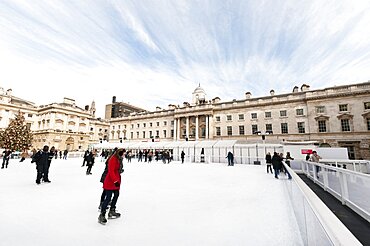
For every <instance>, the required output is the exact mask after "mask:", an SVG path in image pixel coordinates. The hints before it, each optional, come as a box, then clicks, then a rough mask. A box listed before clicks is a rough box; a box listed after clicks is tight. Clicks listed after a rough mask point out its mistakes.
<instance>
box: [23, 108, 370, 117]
mask: <svg viewBox="0 0 370 246" xmlns="http://www.w3.org/2000/svg"><path fill="white" fill-rule="evenodd" d="M365 109H366V108H365ZM28 117H30V118H32V114H28Z"/></svg>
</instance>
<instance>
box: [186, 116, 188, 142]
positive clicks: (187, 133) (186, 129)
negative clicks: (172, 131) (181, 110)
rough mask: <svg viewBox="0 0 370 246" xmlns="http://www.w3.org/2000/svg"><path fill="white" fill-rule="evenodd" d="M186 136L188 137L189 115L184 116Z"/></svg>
mask: <svg viewBox="0 0 370 246" xmlns="http://www.w3.org/2000/svg"><path fill="white" fill-rule="evenodd" d="M186 137H187V138H188V139H189V116H187V117H186Z"/></svg>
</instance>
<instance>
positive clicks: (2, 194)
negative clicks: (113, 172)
mask: <svg viewBox="0 0 370 246" xmlns="http://www.w3.org/2000/svg"><path fill="white" fill-rule="evenodd" d="M81 164H82V159H80V158H79V159H68V160H60V159H57V160H55V159H54V160H53V161H52V164H51V168H50V175H49V178H50V180H51V181H52V183H50V184H45V183H42V184H41V185H36V183H35V178H36V168H35V164H31V163H30V159H27V160H26V161H24V162H23V163H19V162H18V160H10V164H9V167H8V169H0V218H1V219H0V245H9V246H10V245H11V246H17V245H22V246H25V245H27V246H33V245H37V246H44V245H45V246H46V245H47V246H50V245H53V246H54V245H55V246H56V245H60V246H66V245H78V246H80V245H88V246H95V245H96V246H102V245H104V246H108V245H124V246H131V245H134V246H139V245H140V246H146V245H160V246H167V245H169V246H182V245H189V246H198V245H199V246H211V245H212V246H213V245H220V246H226V245H232V246H236V245H243V246H244V245H269V246H271V245H302V241H301V237H300V234H299V230H298V227H297V222H296V220H295V217H294V213H293V210H292V208H291V205H290V202H289V200H288V199H289V198H288V195H287V193H286V191H285V187H284V182H292V181H288V180H286V179H279V180H276V179H274V178H273V175H272V174H266V172H265V167H264V166H253V165H236V166H234V167H228V166H226V165H225V164H195V163H185V164H180V163H179V162H172V163H171V164H169V165H168V164H166V165H164V164H162V163H161V162H158V163H156V162H153V163H152V164H148V163H137V162H136V160H133V162H132V163H126V161H125V163H124V168H125V172H124V173H123V175H122V177H123V184H122V188H121V194H120V197H119V199H118V203H117V209H118V211H119V212H120V213H122V214H123V216H122V217H121V218H119V219H115V220H108V223H107V224H106V225H101V224H99V223H98V222H97V218H98V215H99V212H98V204H99V199H100V195H101V192H102V184H101V183H100V182H99V179H100V175H101V173H102V171H103V169H104V164H103V162H100V159H99V160H97V162H96V164H95V166H94V167H93V169H92V173H93V175H90V176H86V175H85V171H86V168H85V167H81Z"/></svg>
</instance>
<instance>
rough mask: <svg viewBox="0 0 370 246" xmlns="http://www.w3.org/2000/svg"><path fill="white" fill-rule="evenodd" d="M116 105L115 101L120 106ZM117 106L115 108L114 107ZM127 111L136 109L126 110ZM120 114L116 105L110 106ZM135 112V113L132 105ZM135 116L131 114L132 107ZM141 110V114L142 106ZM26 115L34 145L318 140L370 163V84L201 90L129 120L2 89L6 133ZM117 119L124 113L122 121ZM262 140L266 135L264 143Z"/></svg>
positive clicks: (0, 117)
mask: <svg viewBox="0 0 370 246" xmlns="http://www.w3.org/2000/svg"><path fill="white" fill-rule="evenodd" d="M113 104H114V103H113ZM113 104H112V105H113ZM119 106H120V107H122V108H119V107H118V112H120V111H119V110H120V109H121V110H126V108H127V107H128V106H131V105H124V104H122V103H121V104H119ZM106 108H108V109H109V112H106V115H110V116H112V112H113V111H112V107H106ZM132 108H134V107H132ZM129 109H130V110H132V109H131V108H129ZM135 109H137V111H140V110H141V109H140V108H137V107H136V108H135ZM18 111H21V112H22V113H24V116H25V119H26V122H27V125H28V126H29V128H30V129H31V130H32V131H33V133H34V142H33V146H34V147H36V148H41V147H42V146H43V145H45V144H47V145H50V146H55V147H56V148H57V149H61V150H63V149H69V150H83V149H86V148H88V146H89V145H90V144H95V143H98V142H99V141H103V140H107V141H110V142H120V141H144V142H145V141H186V140H188V141H193V140H199V141H201V140H220V139H225V140H227V139H236V140H242V141H243V142H246V143H256V142H260V143H262V137H264V138H265V140H264V141H265V142H266V143H281V142H284V141H287V142H288V141H317V143H319V144H320V145H324V146H325V145H326V146H332V147H346V148H347V149H348V153H349V156H350V158H353V159H361V158H363V159H370V148H369V145H370V82H365V83H359V84H350V85H343V86H335V87H329V88H324V89H317V90H311V89H310V87H309V86H308V85H306V84H304V85H302V86H301V88H298V87H294V88H293V90H292V92H290V93H285V94H275V92H274V90H271V91H270V94H269V95H267V96H263V97H253V96H252V94H251V93H250V92H247V93H245V98H243V99H234V100H232V101H221V99H220V98H219V97H215V98H213V99H211V100H209V99H207V95H206V93H205V90H204V89H203V88H202V87H200V85H199V86H198V87H197V88H196V89H195V90H194V92H193V93H192V100H191V102H190V103H189V102H184V103H182V104H181V105H174V104H170V105H168V108H166V109H162V108H160V107H156V110H155V111H142V112H133V113H127V112H126V111H125V112H126V113H125V114H124V116H122V117H118V118H111V119H109V120H108V119H100V118H97V117H95V103H94V102H93V103H92V104H91V105H90V106H85V107H84V108H81V107H78V106H77V105H76V104H75V101H74V100H73V99H69V98H64V100H63V102H62V103H51V104H48V105H41V106H37V105H35V104H34V103H32V102H30V101H27V100H24V99H21V98H18V97H15V96H13V95H12V91H11V89H8V90H7V91H4V89H2V88H0V128H1V129H3V128H5V127H7V126H8V124H9V122H10V120H11V119H14V115H15V114H16V113H17V112H18ZM114 116H116V115H114ZM261 135H262V137H261Z"/></svg>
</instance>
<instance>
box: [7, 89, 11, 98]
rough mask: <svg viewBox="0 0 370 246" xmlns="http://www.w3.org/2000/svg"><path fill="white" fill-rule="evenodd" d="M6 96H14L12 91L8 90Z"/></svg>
mask: <svg viewBox="0 0 370 246" xmlns="http://www.w3.org/2000/svg"><path fill="white" fill-rule="evenodd" d="M6 95H7V96H10V97H11V96H12V89H7V90H6Z"/></svg>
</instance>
